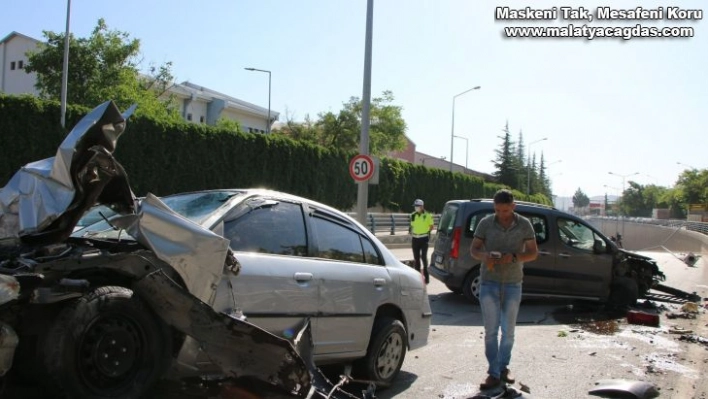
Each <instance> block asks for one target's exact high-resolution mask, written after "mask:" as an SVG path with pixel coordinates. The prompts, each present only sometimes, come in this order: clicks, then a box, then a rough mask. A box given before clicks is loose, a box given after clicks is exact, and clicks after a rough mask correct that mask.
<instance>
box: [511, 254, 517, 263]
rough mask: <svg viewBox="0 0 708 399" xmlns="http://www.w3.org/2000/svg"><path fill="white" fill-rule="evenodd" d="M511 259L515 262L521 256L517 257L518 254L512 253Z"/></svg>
mask: <svg viewBox="0 0 708 399" xmlns="http://www.w3.org/2000/svg"><path fill="white" fill-rule="evenodd" d="M511 261H512V262H514V263H516V262H518V261H519V258H517V257H516V254H511Z"/></svg>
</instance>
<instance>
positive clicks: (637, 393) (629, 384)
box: [588, 380, 659, 399]
mask: <svg viewBox="0 0 708 399" xmlns="http://www.w3.org/2000/svg"><path fill="white" fill-rule="evenodd" d="M596 385H597V388H593V389H591V390H590V391H588V393H589V394H590V395H594V396H600V397H604V398H620V397H621V398H627V397H629V396H628V395H631V397H634V398H637V399H651V398H656V397H657V396H659V390H658V389H657V388H656V386H655V385H654V384H651V383H649V382H645V381H631V380H600V381H598V382H597V383H596Z"/></svg>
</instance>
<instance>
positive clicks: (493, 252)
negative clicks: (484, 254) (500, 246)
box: [489, 251, 502, 259]
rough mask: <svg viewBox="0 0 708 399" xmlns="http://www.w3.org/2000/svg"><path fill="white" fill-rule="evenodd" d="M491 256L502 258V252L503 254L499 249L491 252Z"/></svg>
mask: <svg viewBox="0 0 708 399" xmlns="http://www.w3.org/2000/svg"><path fill="white" fill-rule="evenodd" d="M489 257H490V258H492V259H501V257H502V254H501V252H499V251H491V252H490V253H489Z"/></svg>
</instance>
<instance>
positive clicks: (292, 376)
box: [133, 271, 313, 398]
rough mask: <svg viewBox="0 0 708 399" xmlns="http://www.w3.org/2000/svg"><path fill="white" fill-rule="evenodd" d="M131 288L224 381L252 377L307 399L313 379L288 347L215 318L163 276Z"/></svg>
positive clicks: (239, 322) (284, 342)
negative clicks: (190, 341)
mask: <svg viewBox="0 0 708 399" xmlns="http://www.w3.org/2000/svg"><path fill="white" fill-rule="evenodd" d="M133 288H134V290H135V291H136V292H137V293H138V295H140V297H141V298H143V299H144V300H145V301H146V302H147V303H148V304H149V305H150V306H151V307H152V308H153V310H154V311H155V312H156V313H157V314H158V315H160V317H161V318H162V319H163V320H164V321H165V322H167V323H168V324H170V325H172V326H173V327H175V328H176V329H178V330H179V331H181V332H183V333H185V334H187V335H189V336H191V337H194V338H195V339H197V340H198V341H199V343H200V348H201V350H203V351H204V352H205V353H206V354H207V355H208V357H209V358H210V359H211V361H212V362H213V363H214V364H216V365H218V366H219V367H220V368H221V369H222V370H223V372H224V374H225V375H227V376H230V377H234V378H242V377H252V378H255V379H257V380H260V381H263V382H266V383H268V384H270V385H272V386H275V387H279V388H282V389H283V390H284V391H285V392H288V393H291V394H293V396H295V397H300V398H308V397H311V395H312V393H313V388H312V376H311V375H310V372H309V370H308V367H307V364H306V363H305V361H304V360H303V359H302V358H301V357H300V355H299V354H298V353H297V352H296V350H295V348H293V346H292V344H291V343H290V342H289V341H287V340H285V339H283V338H280V337H277V336H275V335H273V334H271V333H269V332H267V331H265V330H263V329H261V328H259V327H257V326H255V325H252V324H250V323H248V322H245V321H242V320H240V319H237V318H233V317H230V316H228V315H226V314H223V313H217V312H216V311H214V309H212V308H211V307H210V306H209V305H207V304H205V303H203V302H201V301H199V300H198V299H197V298H195V297H194V296H192V295H190V294H189V293H188V292H186V291H185V290H184V289H183V288H182V287H180V286H179V285H177V284H176V283H175V282H174V281H172V280H171V279H170V278H169V277H167V275H166V274H165V273H163V272H162V271H158V272H154V273H151V274H149V275H148V276H146V277H145V278H143V279H141V280H139V281H138V282H137V283H136V284H135V285H134V287H133Z"/></svg>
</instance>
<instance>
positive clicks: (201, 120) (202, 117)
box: [199, 115, 204, 123]
mask: <svg viewBox="0 0 708 399" xmlns="http://www.w3.org/2000/svg"><path fill="white" fill-rule="evenodd" d="M199 123H204V116H203V115H202V116H200V117H199Z"/></svg>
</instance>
